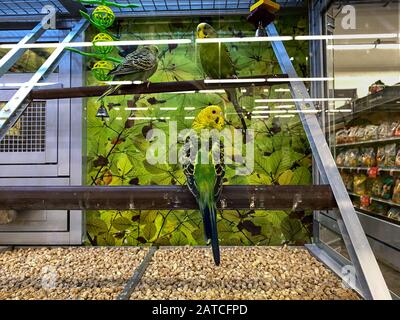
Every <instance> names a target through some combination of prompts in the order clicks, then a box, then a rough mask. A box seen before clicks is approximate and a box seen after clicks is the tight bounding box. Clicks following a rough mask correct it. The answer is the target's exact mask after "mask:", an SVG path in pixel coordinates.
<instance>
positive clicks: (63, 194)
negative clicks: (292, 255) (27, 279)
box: [0, 185, 337, 210]
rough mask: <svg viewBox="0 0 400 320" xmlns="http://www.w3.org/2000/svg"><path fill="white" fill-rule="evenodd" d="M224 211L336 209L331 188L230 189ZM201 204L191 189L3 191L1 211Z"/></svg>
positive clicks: (225, 192)
mask: <svg viewBox="0 0 400 320" xmlns="http://www.w3.org/2000/svg"><path fill="white" fill-rule="evenodd" d="M218 206H219V208H223V209H227V210H232V209H259V210H260V209H264V210H306V209H312V210H327V209H332V208H336V207H337V205H336V201H335V199H334V196H333V194H332V191H331V189H330V187H329V186H328V185H315V186H291V185H288V186H266V185H261V186H253V185H232V186H229V185H227V186H224V189H223V192H222V195H221V200H220V202H219V204H218ZM196 208H197V204H196V202H195V200H194V198H193V196H192V194H191V193H190V192H189V190H188V189H187V187H186V186H123V187H97V186H96V187H86V186H65V187H61V186H56V187H0V209H14V210H44V209H45V210H63V209H70V210H112V209H116V210H129V209H131V210H134V209H142V210H146V209H147V210H154V209H158V210H169V209H174V210H189V209H196Z"/></svg>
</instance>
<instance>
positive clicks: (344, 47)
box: [326, 43, 400, 50]
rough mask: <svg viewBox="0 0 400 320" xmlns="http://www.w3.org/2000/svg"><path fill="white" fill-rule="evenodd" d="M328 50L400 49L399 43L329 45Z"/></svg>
mask: <svg viewBox="0 0 400 320" xmlns="http://www.w3.org/2000/svg"><path fill="white" fill-rule="evenodd" d="M326 47H327V49H328V50H372V49H400V44H399V43H380V44H373V43H372V44H334V45H327V46H326Z"/></svg>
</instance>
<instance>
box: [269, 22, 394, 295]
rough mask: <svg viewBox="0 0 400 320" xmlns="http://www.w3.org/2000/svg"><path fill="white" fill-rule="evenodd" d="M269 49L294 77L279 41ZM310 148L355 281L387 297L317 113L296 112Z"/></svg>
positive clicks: (303, 94) (300, 95) (295, 88)
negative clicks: (328, 193) (328, 188)
mask: <svg viewBox="0 0 400 320" xmlns="http://www.w3.org/2000/svg"><path fill="white" fill-rule="evenodd" d="M266 31H267V34H268V36H272V37H273V36H279V34H278V31H277V30H276V27H275V24H273V23H271V24H269V25H268V26H267V27H266ZM272 48H273V50H274V53H275V56H276V57H277V59H278V62H279V65H280V67H281V69H282V71H283V72H284V73H286V74H287V75H288V76H289V78H297V77H298V75H297V72H296V70H295V69H294V67H293V64H292V63H291V61H290V57H289V55H288V54H287V52H286V49H285V46H284V45H283V43H282V41H274V42H272ZM290 90H291V93H292V95H293V97H294V98H296V99H308V98H310V96H309V94H308V91H307V89H306V87H305V85H304V83H303V82H296V81H292V82H291V83H290ZM296 108H297V110H299V111H302V110H306V109H311V110H315V107H314V104H313V103H312V102H309V103H307V104H304V103H301V102H296ZM299 116H300V120H301V122H302V123H303V127H304V130H305V132H306V135H307V138H308V141H309V143H310V147H311V150H312V153H313V156H314V159H315V162H316V165H317V168H318V170H319V172H320V174H321V177H322V179H323V181H328V183H329V184H330V186H331V188H332V191H333V194H334V196H335V199H336V202H337V204H338V208H339V212H338V213H339V214H338V215H337V222H338V225H339V228H340V232H341V234H342V236H343V239H344V242H345V244H346V248H347V250H348V252H349V255H350V257H351V260H352V262H353V264H354V267H355V269H356V272H357V276H358V281H359V282H360V286H361V288H362V291H363V296H364V297H365V298H366V299H385V300H386V299H391V295H390V292H389V289H388V287H387V285H386V282H385V280H384V278H383V275H382V273H381V271H380V269H379V266H378V263H377V261H376V259H375V256H374V254H373V252H372V249H371V247H370V245H369V243H368V240H367V237H366V235H365V233H364V230H363V228H362V226H361V223H360V220H359V219H358V216H357V214H356V212H355V210H354V207H353V203H352V202H351V199H350V197H349V195H348V193H347V191H346V188H345V186H344V183H343V181H342V179H341V177H340V174H339V170H338V169H337V167H336V163H335V161H334V159H333V157H332V154H331V152H330V148H329V146H328V144H327V141H326V140H325V135H324V133H323V131H322V129H321V127H320V124H319V121H318V118H317V116H315V115H314V114H309V113H307V114H305V113H301V112H300V113H299Z"/></svg>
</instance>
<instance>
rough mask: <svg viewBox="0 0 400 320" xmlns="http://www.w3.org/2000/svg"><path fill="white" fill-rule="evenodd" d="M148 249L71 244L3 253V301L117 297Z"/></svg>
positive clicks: (0, 288)
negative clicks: (68, 245)
mask: <svg viewBox="0 0 400 320" xmlns="http://www.w3.org/2000/svg"><path fill="white" fill-rule="evenodd" d="M147 251H148V250H147V249H144V248H136V247H129V248H126V247H116V248H109V247H96V248H88V247H71V248H54V249H48V248H39V249H31V248H30V249H18V250H13V251H5V252H0V300H1V299H24V300H25V299H115V298H117V296H118V294H119V293H120V292H121V290H122V288H123V287H124V285H125V284H126V282H127V280H128V279H129V278H130V277H131V276H132V274H133V272H134V271H135V269H136V267H137V266H138V265H139V264H140V262H141V261H142V260H143V258H144V256H145V254H146V253H147Z"/></svg>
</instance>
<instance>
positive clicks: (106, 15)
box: [92, 6, 115, 28]
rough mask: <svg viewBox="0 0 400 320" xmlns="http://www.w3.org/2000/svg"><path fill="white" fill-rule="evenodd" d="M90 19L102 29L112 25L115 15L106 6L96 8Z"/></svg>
mask: <svg viewBox="0 0 400 320" xmlns="http://www.w3.org/2000/svg"><path fill="white" fill-rule="evenodd" d="M92 19H93V21H94V22H95V23H96V24H97V25H99V26H101V27H103V28H108V27H111V25H112V24H113V23H114V20H115V14H114V12H113V11H112V10H111V9H110V8H109V7H107V6H98V7H97V8H96V9H94V11H93V12H92Z"/></svg>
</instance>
